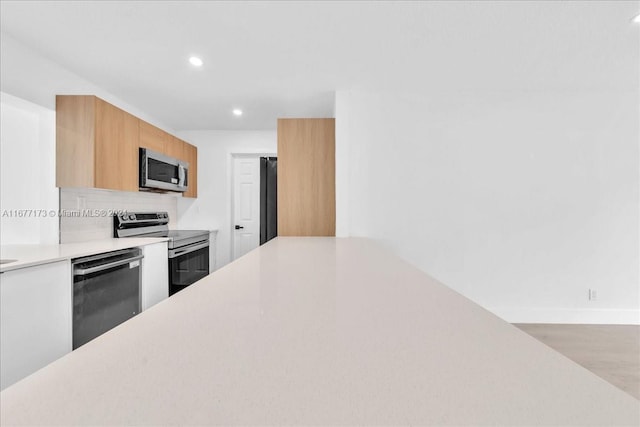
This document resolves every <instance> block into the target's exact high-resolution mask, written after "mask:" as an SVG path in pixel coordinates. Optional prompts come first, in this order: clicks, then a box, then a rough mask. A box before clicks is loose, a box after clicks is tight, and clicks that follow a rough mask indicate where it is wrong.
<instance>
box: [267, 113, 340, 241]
mask: <svg viewBox="0 0 640 427" xmlns="http://www.w3.org/2000/svg"><path fill="white" fill-rule="evenodd" d="M335 233H336V193H335V119H278V235H279V236H335Z"/></svg>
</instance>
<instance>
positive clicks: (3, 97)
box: [0, 93, 58, 245]
mask: <svg viewBox="0 0 640 427" xmlns="http://www.w3.org/2000/svg"><path fill="white" fill-rule="evenodd" d="M0 104H1V111H0V162H1V164H0V173H1V177H0V244H3V245H9V244H22V243H42V244H49V243H58V216H57V214H58V189H57V188H56V184H55V179H56V177H55V170H56V163H55V162H56V151H55V124H56V119H55V112H54V111H52V110H49V109H46V108H43V107H40V106H38V105H35V104H33V103H30V102H27V101H24V100H21V99H19V98H16V97H14V96H11V95H8V94H6V93H2V94H0Z"/></svg>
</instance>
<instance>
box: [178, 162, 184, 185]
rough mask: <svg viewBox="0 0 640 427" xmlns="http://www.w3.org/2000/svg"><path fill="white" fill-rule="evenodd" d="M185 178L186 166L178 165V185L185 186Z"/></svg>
mask: <svg viewBox="0 0 640 427" xmlns="http://www.w3.org/2000/svg"><path fill="white" fill-rule="evenodd" d="M184 178H185V173H184V166H182V165H178V185H179V186H180V187H184Z"/></svg>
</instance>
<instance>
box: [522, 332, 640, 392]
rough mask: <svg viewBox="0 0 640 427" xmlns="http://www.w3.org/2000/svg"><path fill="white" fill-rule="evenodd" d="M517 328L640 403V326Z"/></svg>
mask: <svg viewBox="0 0 640 427" xmlns="http://www.w3.org/2000/svg"><path fill="white" fill-rule="evenodd" d="M514 326H517V327H518V328H520V329H521V330H522V331H524V332H526V333H528V334H529V335H531V336H532V337H534V338H536V339H538V340H539V341H541V342H543V343H544V344H546V345H547V346H549V347H551V348H553V349H554V350H556V351H558V352H560V353H562V354H563V355H565V356H566V357H568V358H569V359H571V360H573V361H574V362H576V363H578V364H579V365H581V366H583V367H585V368H586V369H588V370H590V371H591V372H593V373H594V374H596V375H598V376H599V377H601V378H603V379H605V380H606V381H608V382H610V383H611V384H613V385H615V386H616V387H618V388H619V389H621V390H624V391H626V392H627V393H629V394H630V395H632V396H634V397H635V398H636V399H638V400H640V326H631V325H551V324H515V325H514Z"/></svg>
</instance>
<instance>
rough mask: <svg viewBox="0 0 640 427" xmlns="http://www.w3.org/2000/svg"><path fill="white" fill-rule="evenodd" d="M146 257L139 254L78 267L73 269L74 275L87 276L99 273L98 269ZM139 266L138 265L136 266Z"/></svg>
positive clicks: (101, 269)
mask: <svg viewBox="0 0 640 427" xmlns="http://www.w3.org/2000/svg"><path fill="white" fill-rule="evenodd" d="M142 258H144V255H138V256H134V257H131V258H127V259H121V260H119V261H114V262H109V263H107V264H101V265H97V266H95V267H89V268H77V267H75V268H74V269H73V275H74V276H86V275H87V274H91V273H97V272H98V271H103V270H108V269H110V268H113V267H118V266H119V265H124V264H129V263H130V262H134V261H137V260H140V259H142ZM136 267H137V266H136Z"/></svg>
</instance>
